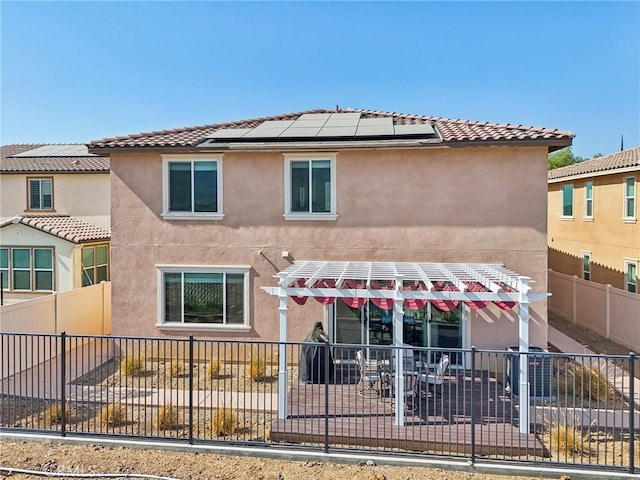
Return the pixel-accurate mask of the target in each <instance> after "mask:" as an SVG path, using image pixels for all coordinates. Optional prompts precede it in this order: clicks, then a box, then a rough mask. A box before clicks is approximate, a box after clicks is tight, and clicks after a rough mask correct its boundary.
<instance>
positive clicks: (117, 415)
mask: <svg viewBox="0 0 640 480" xmlns="http://www.w3.org/2000/svg"><path fill="white" fill-rule="evenodd" d="M125 418H126V409H125V408H124V407H123V406H122V405H121V404H119V403H111V404H109V405H105V406H104V407H102V410H101V411H100V423H101V424H102V426H103V427H119V426H120V425H122V424H123V423H124V422H125Z"/></svg>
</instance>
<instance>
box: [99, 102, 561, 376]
mask: <svg viewBox="0 0 640 480" xmlns="http://www.w3.org/2000/svg"><path fill="white" fill-rule="evenodd" d="M572 138H573V134H572V133H571V132H566V131H559V130H555V129H547V128H536V127H528V126H522V125H510V124H493V123H481V122H470V121H464V120H447V119H443V118H438V117H428V116H421V115H405V114H398V113H387V112H378V111H370V110H356V109H347V110H339V109H336V110H312V111H307V112H300V113H292V114H286V115H278V116H273V117H266V118H257V119H251V120H246V121H238V122H230V123H224V124H218V125H208V126H201V127H191V128H180V129H175V130H167V131H162V132H152V133H142V134H136V135H131V136H125V137H117V138H111V139H103V140H96V141H93V142H92V143H91V144H90V145H89V151H90V152H92V153H95V154H98V155H104V156H107V155H108V156H109V157H110V160H111V177H112V178H111V188H112V190H111V196H112V198H113V199H114V201H113V204H112V217H111V221H112V231H113V239H112V242H113V247H112V252H113V258H112V267H113V268H112V299H113V300H112V326H113V333H114V334H118V335H158V334H164V335H169V336H176V335H181V336H184V335H189V334H192V333H194V332H197V334H198V335H209V336H215V337H219V338H245V339H246V338H260V339H267V340H274V339H277V338H279V331H280V332H282V330H281V327H282V325H283V317H282V315H283V314H285V313H286V314H288V338H289V339H292V340H302V339H303V338H304V336H305V335H306V334H307V333H308V332H309V331H310V330H311V329H312V328H313V326H314V324H315V322H316V321H318V320H323V321H324V322H326V324H327V327H328V330H329V334H330V337H331V338H332V340H334V341H337V342H349V343H352V342H353V343H360V342H363V343H371V344H375V343H390V342H391V340H392V337H393V326H392V325H391V324H390V318H392V317H393V318H394V320H395V319H396V317H397V315H399V313H398V312H399V311H401V309H399V310H396V311H395V313H394V312H392V310H393V308H392V306H393V302H391V301H387V300H385V299H384V298H381V297H382V296H384V294H385V293H384V292H383V291H382V290H383V289H385V288H387V287H389V286H390V285H391V284H390V283H389V281H386V282H385V281H384V280H381V279H382V276H381V275H382V273H376V272H377V271H378V270H377V269H378V267H379V265H378V264H377V263H366V262H402V263H385V265H383V266H384V268H387V267H389V266H391V267H392V268H405V267H406V268H409V267H410V268H412V269H413V270H412V271H417V269H419V268H423V267H424V265H423V264H422V263H421V262H435V263H434V265H435V266H434V270H433V271H434V272H435V273H433V275H434V276H433V277H432V279H438V278H441V279H444V280H438V281H435V280H434V281H433V282H432V281H430V280H429V278H427V275H425V274H422V276H421V277H420V279H417V280H415V281H414V282H412V285H413V286H406V285H405V286H406V287H407V288H409V289H411V288H414V289H416V290H420V291H421V292H413V294H415V295H418V296H419V295H424V296H425V297H424V298H433V299H434V300H433V301H432V302H431V303H427V302H422V303H421V301H419V300H415V301H412V300H410V299H408V300H406V302H408V303H405V305H409V306H407V307H406V308H405V311H404V316H403V317H402V318H403V319H404V325H405V327H407V328H406V329H405V331H404V332H403V337H404V340H405V341H406V342H408V343H412V344H414V345H431V346H441V347H469V346H470V345H476V346H477V347H494V348H501V349H503V348H505V347H506V346H507V345H513V344H517V343H518V328H519V325H518V318H519V315H521V316H522V317H523V318H524V317H526V320H527V321H528V318H529V317H528V314H527V312H528V313H529V314H530V315H531V322H530V327H531V329H530V332H531V343H534V344H538V345H542V346H546V341H547V309H546V301H545V300H544V299H545V298H546V296H545V295H546V292H547V241H546V239H547V228H546V221H547V217H546V202H545V196H546V169H547V155H548V153H549V152H550V151H553V150H556V149H558V148H562V147H565V146H568V145H570V144H571V141H572ZM305 260H316V261H318V262H317V263H314V264H308V265H309V267H310V268H311V267H313V268H314V269H315V268H318V266H323V265H324V266H328V267H331V268H333V267H335V268H342V267H341V266H342V265H344V264H341V263H337V262H339V261H347V262H356V263H351V264H350V265H351V266H357V265H361V266H362V267H363V269H364V268H366V269H368V270H367V272H365V273H363V275H370V276H371V275H373V276H371V277H370V278H372V279H376V280H380V281H378V282H376V281H371V282H367V284H366V285H365V284H364V283H362V282H360V283H361V284H360V286H357V285H356V283H357V282H355V281H352V280H353V279H354V278H355V277H352V278H351V279H349V278H348V277H347V279H346V280H345V278H343V277H340V276H339V275H338V280H337V281H335V280H331V281H330V280H329V279H327V278H326V277H325V278H322V277H317V276H314V275H315V274H314V273H306V274H303V273H300V270H301V269H299V268H298V267H301V266H302V265H303V264H304V262H303V261H305ZM357 262H365V263H357ZM405 262H406V263H405ZM450 263H455V264H456V265H457V266H456V265H450ZM480 264H497V265H505V266H506V267H508V269H510V271H515V272H518V273H519V274H520V275H523V276H528V277H530V278H531V279H532V281H533V283H532V287H533V291H534V292H537V293H536V295H538V297H539V299H543V300H542V301H538V302H536V303H532V304H531V305H530V306H529V305H528V303H527V298H528V297H527V294H526V292H527V288H524V289H523V290H522V292H523V293H522V296H521V297H519V298H521V299H522V300H523V301H524V303H523V304H522V308H520V309H518V308H515V309H513V310H511V309H510V308H511V307H512V306H513V304H511V305H507V303H508V302H496V303H495V304H493V303H492V304H491V305H489V306H488V307H487V308H483V309H480V308H478V306H479V304H481V303H482V302H475V304H474V302H469V301H459V300H455V301H444V300H445V299H454V298H457V299H460V298H462V299H464V300H469V299H470V298H474V297H473V294H472V293H470V291H471V290H472V289H473V288H477V289H478V290H479V291H480V292H483V293H480V294H478V297H477V298H480V297H482V295H483V294H486V295H494V296H495V298H498V297H499V295H502V297H500V298H507V296H508V295H509V292H511V295H513V294H514V292H516V291H518V290H517V289H518V286H519V285H522V284H523V282H526V279H525V280H523V282H520V277H517V276H509V275H508V274H506V273H503V272H502V270H500V268H496V267H495V266H492V265H484V267H486V270H482V268H484V267H479V266H478V265H480ZM305 265H306V264H305ZM287 267H289V268H298V270H299V272H298V274H297V275H308V276H307V277H305V278H306V281H305V282H302V283H301V284H300V285H301V290H300V292H301V293H300V295H301V296H302V295H308V294H310V293H314V294H322V290H319V289H321V288H322V287H327V288H331V287H332V286H333V285H334V284H335V286H336V288H338V289H339V290H340V292H344V291H345V290H341V289H345V288H360V287H362V288H365V289H366V292H365V294H366V295H371V296H376V295H377V296H378V297H380V298H375V299H374V298H371V299H366V298H365V299H352V300H353V301H349V302H348V304H347V302H346V301H337V302H333V303H332V300H333V299H332V298H316V300H318V302H315V301H309V302H306V303H304V305H300V304H302V303H303V301H304V300H306V298H304V297H302V298H300V297H297V296H296V295H293V294H291V295H285V297H284V299H283V298H281V300H280V302H281V303H280V306H281V310H280V313H279V310H278V308H279V307H278V301H277V300H276V299H274V298H273V297H272V296H270V295H268V294H267V293H265V291H270V292H271V293H272V294H273V292H274V291H275V290H273V288H274V287H278V285H279V284H278V278H274V276H275V275H277V274H278V273H279V272H283V270H285V269H286V268H287ZM425 268H426V267H425ZM458 268H459V269H462V270H464V272H462V270H456V269H458ZM317 271H319V270H314V272H317ZM381 271H382V270H380V272H381ZM487 272H491V274H489V273H487ZM485 273H486V275H485ZM334 274H335V271H334ZM493 274H495V275H496V276H495V277H492V278H494V280H493V281H488V280H487V278H489V277H490V276H491V275H493ZM281 275H287V273H282V274H281ZM376 275H378V276H376ZM412 275H413V274H412ZM410 277H411V276H410V275H408V276H407V277H405V278H410ZM302 278H303V277H302V276H298V277H296V279H297V280H296V281H298V279H300V281H301V280H302ZM398 278H399V277H398ZM470 279H471V280H473V279H475V283H474V281H471V280H470ZM514 279H515V280H514ZM361 280H362V279H361ZM391 283H393V282H391ZM510 285H511V288H510V287H509V286H510ZM290 286H291V285H289V287H290ZM311 287H314V288H311ZM369 290H371V292H369ZM373 290H376V291H375V292H374V291H373ZM424 290H429V292H426V291H424ZM431 290H433V292H432V291H431ZM488 290H491V291H490V292H489V293H488V294H487V293H486V292H487V291H488ZM462 291H464V293H460V292H462ZM328 292H330V290H328ZM340 292H338V293H340ZM492 292H493V293H492ZM387 293H388V291H387ZM397 294H398V295H399V296H400V297H398V298H404V295H406V294H405V293H403V290H402V289H400V290H399V291H398V292H397ZM449 294H450V296H448V295H449ZM456 295H457V296H456ZM518 295H519V293H518ZM287 296H289V298H291V299H292V300H294V302H288V309H287V311H286V312H285V310H283V308H284V307H282V305H283V304H282V302H284V301H286V297H287ZM430 296H431V297H430ZM534 296H535V295H534ZM482 298H484V297H482ZM486 298H489V296H487V297H486ZM491 298H494V297H491ZM509 298H512V297H509ZM531 298H533V296H532V297H531ZM342 300H345V299H344V298H343V299H342ZM360 300H361V301H360ZM436 300H437V301H436ZM402 301H403V300H402V299H401V300H399V302H400V305H401V304H402ZM499 303H502V305H501V307H505V308H504V309H503V308H498V306H497V305H498V304H499ZM396 304H397V303H396ZM485 305H487V304H483V305H480V306H482V307H483V306H485ZM525 305H526V306H527V307H528V309H527V308H525ZM517 310H519V311H517ZM285 320H286V318H285ZM281 337H282V335H281V334H280V338H281ZM458 360H459V359H458ZM455 361H456V360H455V359H454V363H455Z"/></svg>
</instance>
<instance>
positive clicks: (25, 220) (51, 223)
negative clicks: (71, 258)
mask: <svg viewBox="0 0 640 480" xmlns="http://www.w3.org/2000/svg"><path fill="white" fill-rule="evenodd" d="M14 223H21V224H23V225H27V226H29V227H32V228H35V229H36V230H40V231H42V232H45V233H48V234H50V235H54V236H56V237H58V238H62V239H63V240H67V241H69V242H73V243H86V242H97V241H99V240H109V239H111V231H110V230H108V229H106V228H102V227H99V226H97V225H94V224H93V223H89V222H85V221H84V220H80V219H79V218H75V217H71V216H69V215H17V216H16V217H14V218H12V219H10V220H6V221H4V222H3V223H2V224H0V228H2V227H5V226H7V225H11V224H14Z"/></svg>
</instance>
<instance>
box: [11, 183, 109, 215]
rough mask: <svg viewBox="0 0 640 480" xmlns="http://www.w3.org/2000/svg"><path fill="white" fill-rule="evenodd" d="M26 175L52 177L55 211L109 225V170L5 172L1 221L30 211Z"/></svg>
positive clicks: (39, 211) (38, 211)
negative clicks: (90, 171)
mask: <svg viewBox="0 0 640 480" xmlns="http://www.w3.org/2000/svg"><path fill="white" fill-rule="evenodd" d="M27 178H52V179H53V211H51V210H49V211H44V212H45V213H46V212H50V213H59V214H65V215H71V216H73V217H78V218H80V219H82V220H85V221H87V222H90V223H93V224H95V225H98V226H101V227H104V228H110V223H111V222H110V202H111V192H110V188H109V174H108V173H91V174H89V173H66V174H47V173H42V174H29V175H25V174H7V173H3V174H2V189H1V190H2V191H1V193H0V200H1V202H0V217H1V221H4V220H7V219H9V218H12V217H15V216H16V215H19V214H22V213H25V212H29V213H41V212H43V211H42V210H37V211H29V210H28V200H27Z"/></svg>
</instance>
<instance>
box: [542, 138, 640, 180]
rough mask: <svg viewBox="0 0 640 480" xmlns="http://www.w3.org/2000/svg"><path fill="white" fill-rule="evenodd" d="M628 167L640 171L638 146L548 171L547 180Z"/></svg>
mask: <svg viewBox="0 0 640 480" xmlns="http://www.w3.org/2000/svg"><path fill="white" fill-rule="evenodd" d="M630 167H636V169H638V170H640V146H637V147H633V148H630V149H628V150H623V151H621V152H616V153H612V154H611V155H606V156H604V157H598V158H592V159H591V160H585V161H583V162H578V163H574V164H572V165H567V166H566V167H561V168H556V169H554V170H549V173H548V179H549V180H560V179H563V178H569V177H575V176H576V175H584V174H589V173H594V174H597V173H598V172H609V171H612V170H618V169H622V168H625V169H626V168H630Z"/></svg>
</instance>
